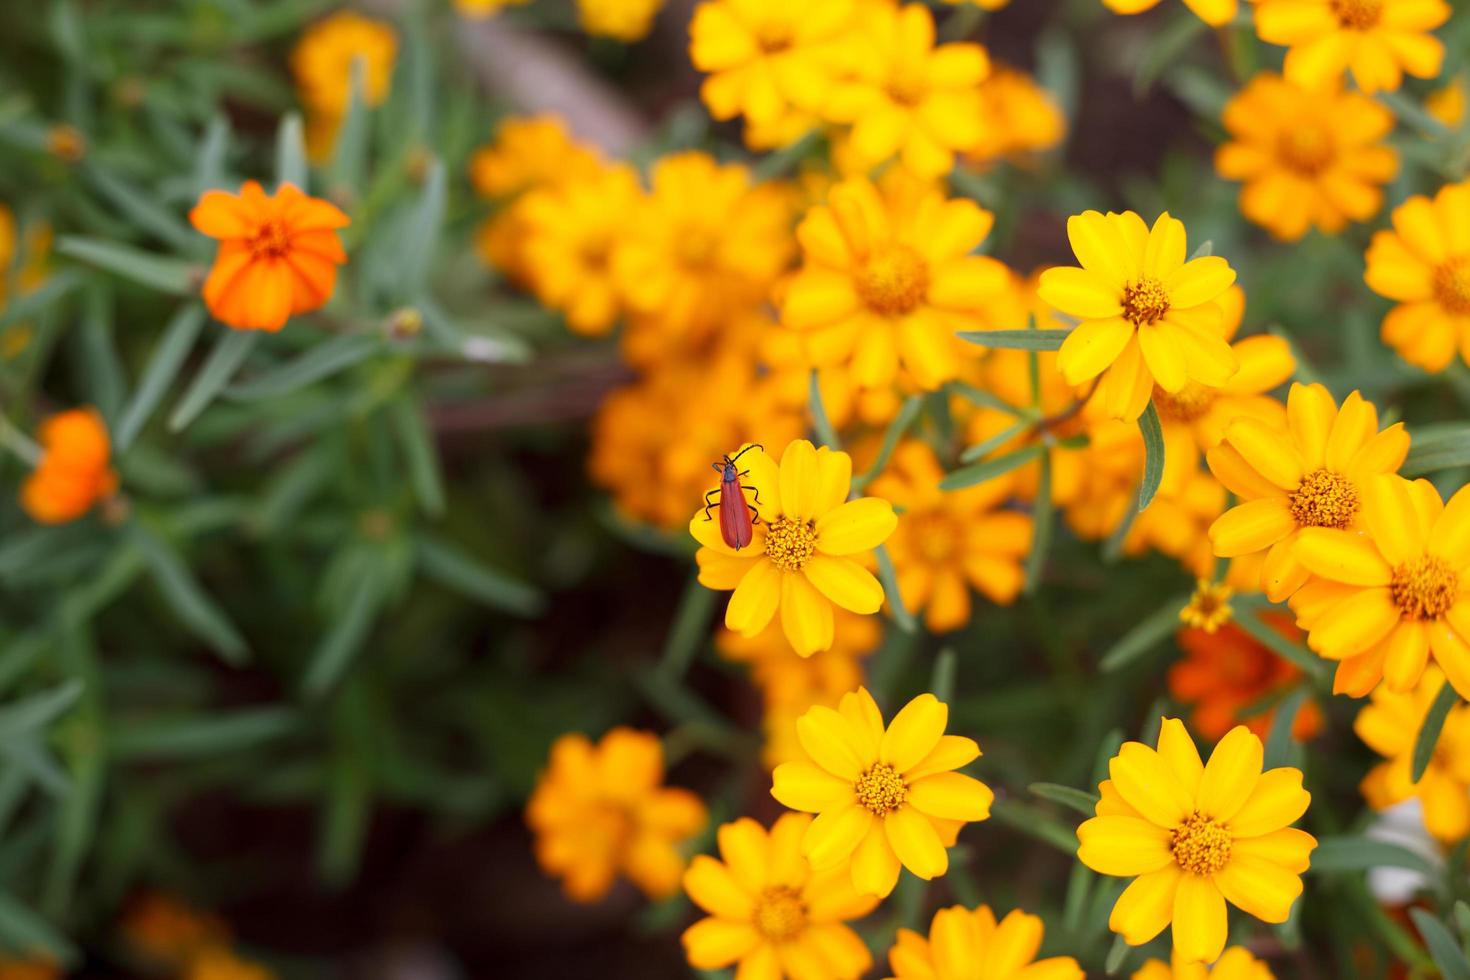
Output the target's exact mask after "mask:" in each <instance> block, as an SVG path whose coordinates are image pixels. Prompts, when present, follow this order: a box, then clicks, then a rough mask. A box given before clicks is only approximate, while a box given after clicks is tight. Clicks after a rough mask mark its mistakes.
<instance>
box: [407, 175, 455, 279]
mask: <svg viewBox="0 0 1470 980" xmlns="http://www.w3.org/2000/svg"><path fill="white" fill-rule="evenodd" d="M447 195H448V187H447V183H446V179H445V176H444V161H443V160H440V159H438V158H435V159H433V160H431V161H430V162H429V167H428V172H427V175H426V176H425V177H424V191H423V194H422V196H421V197H420V198H419V203H418V206H417V207H415V208H414V210H413V213H412V214H411V215H410V217H409V221H408V227H407V228H406V229H405V231H404V238H403V243H402V247H401V248H400V249H399V251H398V254H399V255H401V256H402V259H401V262H400V265H399V272H400V274H401V276H402V278H401V280H400V288H401V289H402V291H403V295H404V296H405V297H409V298H411V297H414V296H417V295H418V294H419V293H422V292H423V291H424V290H425V288H426V287H427V285H428V282H429V271H430V270H431V269H432V268H433V262H434V254H435V249H436V246H437V245H438V243H439V228H440V226H441V225H442V224H443V223H444V206H445V199H446V197H447Z"/></svg>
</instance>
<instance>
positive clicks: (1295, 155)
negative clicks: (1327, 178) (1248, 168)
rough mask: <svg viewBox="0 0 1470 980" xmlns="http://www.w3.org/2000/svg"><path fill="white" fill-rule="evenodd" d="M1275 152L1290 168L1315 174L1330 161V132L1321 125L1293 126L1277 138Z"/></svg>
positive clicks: (1331, 154)
mask: <svg viewBox="0 0 1470 980" xmlns="http://www.w3.org/2000/svg"><path fill="white" fill-rule="evenodd" d="M1276 153H1277V155H1278V156H1280V157H1281V162H1282V163H1284V164H1286V165H1287V167H1289V168H1290V169H1292V170H1295V171H1296V172H1297V173H1299V174H1302V175H1303V176H1306V177H1313V176H1316V175H1317V174H1319V173H1321V172H1322V171H1323V170H1325V169H1327V165H1328V164H1329V163H1331V162H1332V156H1333V152H1332V134H1331V133H1329V132H1328V131H1327V130H1326V129H1325V128H1323V127H1321V126H1298V127H1294V128H1292V129H1289V130H1287V131H1286V132H1284V133H1282V134H1281V135H1280V136H1279V137H1278V138H1277V140H1276Z"/></svg>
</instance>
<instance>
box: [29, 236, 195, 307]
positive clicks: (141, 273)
mask: <svg viewBox="0 0 1470 980" xmlns="http://www.w3.org/2000/svg"><path fill="white" fill-rule="evenodd" d="M56 251H57V252H59V253H61V254H62V255H65V256H67V257H68V258H72V259H76V260H77V261H79V262H85V263H87V264H88V265H91V266H95V267H96V268H98V269H102V270H104V271H106V272H111V273H113V274H115V275H119V276H122V277H123V278H124V279H130V280H132V281H133V282H136V283H139V284H141V285H144V286H147V287H148V288H150V289H157V290H159V291H160V292H165V293H172V294H174V295H177V296H187V295H189V294H190V293H193V292H195V291H196V289H197V288H198V286H197V283H198V282H199V281H200V278H199V274H200V270H199V269H198V268H197V267H196V266H194V265H191V264H190V263H188V262H181V261H179V260H178V259H173V258H168V257H166V256H162V255H154V254H153V253H152V252H144V251H141V250H139V249H136V248H133V247H132V246H129V245H119V244H117V243H116V242H109V241H102V240H100V239H96V238H83V237H81V236H77V235H67V236H65V237H64V238H62V239H61V240H60V241H59V242H57V244H56Z"/></svg>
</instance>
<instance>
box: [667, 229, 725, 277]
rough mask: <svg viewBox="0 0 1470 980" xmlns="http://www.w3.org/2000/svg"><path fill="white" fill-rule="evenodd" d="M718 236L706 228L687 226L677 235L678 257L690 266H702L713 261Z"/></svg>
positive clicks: (717, 245)
mask: <svg viewBox="0 0 1470 980" xmlns="http://www.w3.org/2000/svg"><path fill="white" fill-rule="evenodd" d="M719 246H720V242H719V238H718V236H716V235H715V234H714V232H713V231H711V230H710V229H708V228H688V229H685V230H684V233H683V234H681V235H680V236H679V240H678V244H677V249H678V253H679V259H680V261H682V262H683V263H684V265H686V266H689V267H691V268H702V267H704V266H707V265H709V264H710V263H711V262H712V261H714V258H715V253H716V252H717V251H718V249H719Z"/></svg>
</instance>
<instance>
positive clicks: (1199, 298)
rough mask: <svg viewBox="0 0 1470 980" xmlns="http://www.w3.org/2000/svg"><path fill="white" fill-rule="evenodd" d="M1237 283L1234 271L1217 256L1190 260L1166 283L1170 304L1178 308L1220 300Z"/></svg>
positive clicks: (1165, 281) (1166, 280)
mask: <svg viewBox="0 0 1470 980" xmlns="http://www.w3.org/2000/svg"><path fill="white" fill-rule="evenodd" d="M1234 281H1235V270H1234V269H1232V268H1230V263H1228V262H1226V261H1225V260H1224V259H1222V258H1220V256H1218V255H1206V256H1203V257H1201V258H1198V259H1190V260H1189V261H1188V262H1186V263H1184V265H1182V266H1181V267H1180V268H1179V270H1178V271H1176V272H1175V273H1174V274H1173V275H1172V276H1169V277H1168V278H1167V279H1165V280H1164V288H1165V289H1167V290H1168V291H1169V305H1170V306H1174V307H1178V308H1179V309H1188V308H1190V307H1191V306H1200V305H1201V304H1204V303H1208V302H1210V301H1212V300H1215V299H1218V298H1219V297H1220V294H1221V293H1223V292H1225V290H1227V289H1229V288H1230V284H1231V283H1232V282H1234Z"/></svg>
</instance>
